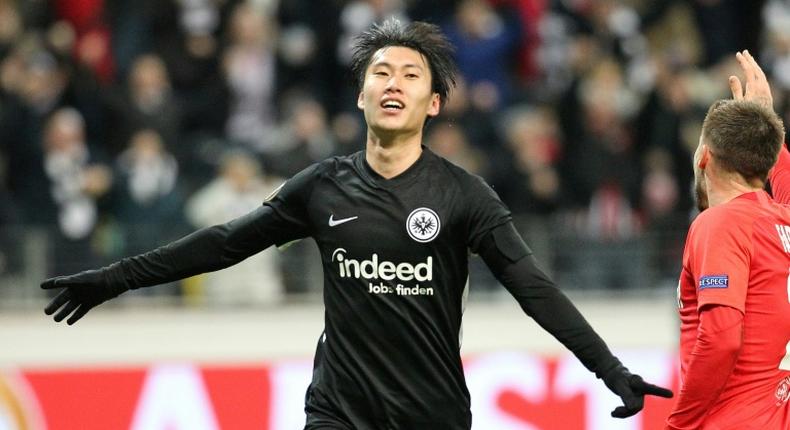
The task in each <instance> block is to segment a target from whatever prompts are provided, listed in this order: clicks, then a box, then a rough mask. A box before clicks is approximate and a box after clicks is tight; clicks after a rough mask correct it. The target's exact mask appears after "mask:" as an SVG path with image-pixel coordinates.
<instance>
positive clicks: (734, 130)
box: [667, 52, 790, 430]
mask: <svg viewBox="0 0 790 430" xmlns="http://www.w3.org/2000/svg"><path fill="white" fill-rule="evenodd" d="M737 58H738V61H739V62H740V64H741V67H742V68H743V70H744V72H745V73H746V88H745V92H743V91H742V90H741V83H740V81H739V80H738V79H737V78H732V77H731V78H730V87H731V89H732V91H733V95H734V100H721V101H718V102H716V103H714V104H713V105H712V106H711V107H710V109H709V110H708V113H707V115H706V117H705V120H704V122H703V125H702V133H701V136H700V141H699V145H698V147H697V150H696V152H695V154H694V173H695V175H694V176H695V194H696V196H697V202H698V205H699V209H700V210H701V211H702V212H701V213H700V215H699V216H698V217H697V218H696V219H695V220H694V222H693V223H692V225H691V227H690V229H689V233H688V237H687V239H686V247H685V250H684V254H683V266H682V272H681V276H680V282H679V285H678V296H679V297H678V305H679V307H680V320H681V333H680V355H681V380H682V385H681V391H680V395H679V396H678V400H677V403H676V405H675V407H674V409H673V411H672V413H671V414H670V416H669V417H668V419H667V429H670V430H681V429H683V430H686V429H739V430H749V429H754V430H757V429H759V430H780V429H788V428H790V405H788V398H790V371H789V370H790V356H789V355H788V354H790V352H788V351H790V297H788V295H789V294H790V206H786V205H784V204H781V203H778V202H777V201H775V200H773V199H772V198H771V197H770V196H769V195H768V193H767V192H766V191H764V190H763V188H764V185H765V182H766V179H767V178H768V175H769V171H770V170H771V168H772V167H773V166H774V163H775V162H776V160H777V156H778V153H779V151H780V148H781V146H782V145H783V142H784V128H783V126H782V122H781V120H780V119H779V117H778V116H777V115H776V113H775V112H774V111H773V108H772V106H771V99H770V90H769V89H768V83H767V80H766V79H765V75H764V74H763V73H762V70H760V68H759V66H758V65H757V63H756V62H755V61H754V58H752V56H751V55H749V54H748V52H743V53H738V54H737ZM772 179H778V182H777V183H775V184H774V185H775V186H776V185H778V186H779V187H780V188H785V187H786V186H787V185H788V184H787V182H786V180H784V179H782V178H781V177H777V176H776V174H774V175H773V176H772Z"/></svg>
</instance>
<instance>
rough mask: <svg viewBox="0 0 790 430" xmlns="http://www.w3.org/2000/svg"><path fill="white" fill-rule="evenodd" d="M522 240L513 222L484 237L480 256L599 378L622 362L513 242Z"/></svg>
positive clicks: (515, 294)
mask: <svg viewBox="0 0 790 430" xmlns="http://www.w3.org/2000/svg"><path fill="white" fill-rule="evenodd" d="M519 241H520V242H521V243H523V241H522V240H521V237H520V235H519V234H518V232H516V230H515V228H514V227H513V225H512V223H508V224H506V225H503V226H500V227H497V228H496V229H494V231H492V232H490V233H489V234H488V235H486V237H484V238H483V239H482V241H481V244H480V249H479V255H480V257H482V258H483V260H484V261H485V262H486V264H487V265H488V267H489V268H490V269H491V272H492V273H493V274H494V276H496V278H497V279H498V280H499V281H500V282H501V283H502V285H504V286H505V288H507V290H508V291H509V292H510V294H512V295H513V297H514V298H515V299H516V301H518V304H519V305H520V306H521V309H523V310H524V312H525V313H526V314H527V315H529V316H530V317H532V318H533V319H534V320H535V321H536V322H537V323H538V324H539V325H540V326H541V327H542V328H543V329H544V330H546V331H547V332H549V333H551V335H552V336H554V337H555V338H556V339H557V340H559V341H560V342H561V343H562V344H563V345H565V347H566V348H568V349H569V350H570V351H571V352H573V354H574V355H576V357H577V358H578V359H579V360H580V361H581V362H582V364H583V365H584V366H585V367H586V368H587V369H589V370H590V371H592V372H595V374H596V376H598V377H599V378H600V377H602V376H604V375H606V374H607V373H608V372H609V371H610V370H612V369H613V368H615V367H617V366H619V365H621V364H620V361H619V360H618V359H617V357H615V356H614V355H612V353H611V351H609V348H608V347H607V346H606V343H605V342H604V341H603V339H601V337H600V336H598V334H597V333H596V332H595V330H593V328H592V327H591V326H590V324H589V323H588V322H587V320H586V319H585V318H584V316H582V314H581V313H580V312H579V310H578V309H576V306H574V305H573V303H571V301H570V300H569V299H568V298H567V297H566V296H565V294H563V293H562V291H560V290H559V289H558V288H557V287H556V285H555V284H554V282H553V281H552V280H551V279H550V278H549V277H548V276H547V275H546V274H545V273H544V272H543V271H542V270H541V269H540V268H539V267H538V265H537V260H535V257H534V256H532V255H531V253H528V252H526V253H525V252H524V248H526V245H524V248H519V247H518V246H517V245H514V244H517V243H518V242H519ZM516 249H521V251H518V252H516V251H515V250H516ZM526 250H527V251H528V250H529V248H526ZM518 255H521V257H520V258H519V259H518V260H516V261H513V258H512V257H513V256H518Z"/></svg>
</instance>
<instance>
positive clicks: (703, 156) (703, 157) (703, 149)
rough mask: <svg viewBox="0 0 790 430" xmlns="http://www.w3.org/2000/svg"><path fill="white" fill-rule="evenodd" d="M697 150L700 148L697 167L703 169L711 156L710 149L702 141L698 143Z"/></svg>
mask: <svg viewBox="0 0 790 430" xmlns="http://www.w3.org/2000/svg"><path fill="white" fill-rule="evenodd" d="M699 150H700V155H699V160H697V167H699V168H700V169H705V167H707V166H708V162H709V161H710V157H711V153H710V149H709V148H708V145H706V144H704V143H703V144H701V145H700V149H699Z"/></svg>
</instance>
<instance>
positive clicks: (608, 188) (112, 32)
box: [0, 0, 790, 430]
mask: <svg viewBox="0 0 790 430" xmlns="http://www.w3.org/2000/svg"><path fill="white" fill-rule="evenodd" d="M388 16H397V17H399V18H400V19H401V20H403V21H408V20H429V21H431V22H434V23H437V24H439V25H441V26H442V27H443V29H444V30H445V31H446V33H447V34H448V35H449V36H450V38H451V40H452V41H453V42H454V43H455V44H456V46H457V47H458V52H457V60H458V63H459V65H460V69H461V75H462V79H461V81H460V82H459V87H458V89H457V90H456V91H455V92H454V93H453V95H452V97H451V100H450V103H449V104H448V105H447V106H446V107H445V108H444V110H443V113H442V114H441V115H440V117H439V118H437V119H435V120H433V121H431V123H430V124H429V127H428V129H427V131H426V136H425V142H426V144H427V145H428V146H430V147H431V148H432V149H433V150H434V151H435V152H437V153H439V154H441V155H443V156H445V157H447V158H449V159H450V160H452V161H454V162H456V163H457V164H460V165H462V166H464V167H465V168H466V169H468V170H470V171H473V172H475V173H477V174H479V175H481V176H483V177H484V178H486V180H487V181H488V182H489V183H490V184H492V186H493V187H494V188H495V190H496V191H497V192H498V193H499V195H500V197H501V198H502V199H503V200H504V201H505V202H506V203H507V204H508V205H509V207H510V208H511V209H512V210H513V213H514V216H515V218H516V221H517V224H518V226H519V229H520V230H521V231H522V233H523V234H524V236H525V237H526V238H527V240H528V242H529V244H530V245H531V247H532V248H533V249H534V250H535V253H536V254H537V255H538V257H539V259H540V260H541V262H542V263H543V264H544V265H545V266H546V268H547V270H549V271H550V272H551V273H552V274H553V276H554V277H555V278H556V279H557V280H558V282H559V283H560V285H561V286H562V287H563V289H564V290H565V291H567V293H568V294H569V295H570V296H571V297H572V298H573V299H574V301H575V302H576V303H577V304H578V305H579V307H580V308H581V309H582V311H583V312H584V313H585V315H587V316H588V318H589V319H590V321H591V322H592V324H593V325H594V326H595V327H596V328H597V329H598V330H599V332H600V333H601V334H602V335H603V337H604V338H605V339H607V341H608V342H609V343H610V344H611V345H612V346H613V348H615V349H616V350H617V351H618V353H619V354H621V355H622V356H623V357H624V361H625V362H626V363H627V364H628V365H629V366H630V367H631V368H632V369H633V370H635V371H637V372H639V373H642V374H643V375H645V376H646V377H648V378H649V379H651V380H652V381H653V382H656V383H661V384H665V385H670V386H676V385H677V381H676V376H675V375H676V368H675V366H676V357H675V343H676V331H677V327H676V320H675V311H674V306H675V305H674V300H675V299H674V293H675V288H676V285H677V274H678V272H679V260H680V255H681V252H682V243H683V239H684V236H685V231H686V228H687V226H688V223H689V221H690V219H692V218H693V216H694V212H693V204H692V201H691V199H690V187H691V184H690V182H691V177H692V173H691V169H690V157H691V153H692V151H693V148H694V147H695V146H696V144H697V138H698V135H699V127H700V123H701V119H702V116H703V115H704V112H705V110H706V108H707V106H708V105H709V103H710V102H711V101H713V100H715V99H716V98H721V97H727V96H728V90H727V87H726V77H727V76H728V75H730V74H734V73H738V68H737V65H736V64H735V63H734V60H733V55H732V54H733V53H734V52H735V51H736V50H740V49H749V50H750V52H752V53H754V54H756V55H757V57H758V60H759V61H760V62H761V64H762V65H764V68H765V70H766V72H767V74H768V75H769V78H770V79H771V81H772V84H773V88H774V90H775V107H776V109H777V110H778V111H779V112H780V114H781V115H782V117H783V118H785V119H786V118H789V117H790V116H789V114H790V97H788V95H790V91H789V89H790V5H788V3H787V2H784V1H778V0H764V1H748V2H742V1H737V0H689V1H672V0H661V1H639V0H633V1H625V0H623V1H610V0H601V1H593V0H564V1H560V0H556V1H550V0H489V1H486V0H436V1H416V0H413V1H409V0H367V1H361V0H345V1H344V0H322V1H318V0H282V1H279V2H278V1H277V0H250V1H246V2H243V1H239V0H139V1H125V0H0V327H1V328H0V429H2V430H6V429H21V428H25V429H29V428H32V429H45V428H48V429H93V428H95V429H108V428H109V429H115V428H119V429H121V428H134V429H151V430H158V429H190V430H191V429H216V428H222V429H244V428H259V429H269V428H271V429H275V430H280V429H283V430H288V429H296V428H301V427H300V425H301V423H302V420H303V415H302V412H301V408H302V400H303V391H304V388H305V386H306V381H307V380H309V376H310V375H309V368H310V361H309V360H310V357H311V356H312V352H313V350H312V349H313V346H314V344H315V340H316V338H317V336H318V334H319V333H320V330H321V318H322V309H321V305H320V285H321V283H320V267H319V266H318V259H317V254H316V251H315V250H314V248H313V245H312V244H311V243H307V242H306V243H299V244H296V245H294V246H292V247H290V248H288V249H287V250H284V251H281V252H280V251H276V250H271V252H265V253H262V254H261V255H259V256H256V257H254V258H251V259H250V260H249V261H247V262H245V263H243V264H242V265H240V266H238V267H235V268H233V269H231V270H227V271H223V272H219V273H216V274H212V275H205V276H200V277H195V278H191V279H189V280H186V281H184V282H180V283H174V284H171V285H164V286H159V287H157V288H153V289H146V290H143V291H136V292H134V293H131V294H127V295H125V296H124V297H121V298H119V299H117V300H115V301H114V302H113V303H110V304H106V305H104V306H102V307H101V308H99V309H97V310H95V311H93V312H91V314H90V315H89V316H88V317H87V318H86V319H85V320H83V321H81V322H80V323H79V324H78V325H77V326H75V327H70V328H69V327H65V326H60V325H55V324H54V323H52V322H51V320H49V319H48V318H46V317H45V316H44V315H43V312H42V308H43V306H44V304H45V303H46V300H47V297H46V295H45V294H44V293H43V292H42V291H41V290H39V289H38V284H39V282H40V281H41V280H42V279H44V278H46V277H48V276H52V275H56V274H65V273H72V272H75V271H78V270H83V269H86V268H92V267H96V266H99V265H103V264H106V263H108V262H111V261H114V260H116V259H118V258H120V257H123V256H126V255H130V254H135V253H138V252H141V251H144V250H147V249H150V248H152V247H155V246H157V245H160V244H163V243H166V242H167V241H169V240H172V239H174V238H177V237H179V236H181V235H183V234H185V233H186V232H189V231H190V230H192V229H195V228H199V227H202V226H207V225H211V224H214V223H218V222H222V221H224V220H227V219H229V218H232V217H234V216H236V215H239V214H241V213H244V212H246V211H248V210H250V209H251V208H254V207H255V206H257V205H259V204H260V202H261V201H262V200H263V198H265V197H266V195H268V193H269V192H270V191H271V190H272V189H273V188H274V187H276V186H277V185H278V184H279V183H281V182H282V180H283V178H286V177H288V176H290V175H292V174H293V173H295V172H296V171H299V170H300V169H302V168H304V167H305V166H307V165H309V164H310V163H311V162H313V161H316V160H320V159H323V158H325V157H327V156H331V155H334V154H346V153H349V152H352V151H356V150H359V149H362V147H363V142H364V123H363V122H362V117H361V114H360V113H359V112H358V111H357V110H356V107H355V104H354V102H355V99H356V94H355V89H354V88H353V87H352V86H351V79H350V76H349V75H348V72H347V69H346V65H347V62H348V59H349V46H350V41H351V40H352V38H353V36H354V35H355V34H357V33H358V32H359V31H361V30H362V29H364V28H366V27H367V26H368V25H369V24H370V23H372V22H374V21H380V20H382V19H384V18H385V17H388ZM470 283H471V291H472V292H471V297H470V303H469V305H468V308H467V309H468V310H467V315H466V318H465V325H464V348H463V353H464V357H465V364H466V366H467V374H468V378H469V383H470V388H471V390H472V397H473V404H474V406H473V408H474V415H475V428H476V429H482V430H488V429H497V430H499V429H505V430H507V429H514V430H516V429H518V430H526V429H540V430H550V429H562V430H565V429H570V430H573V429H605V430H610V429H658V428H661V422H662V420H663V417H664V416H665V415H666V412H667V410H668V408H669V407H670V405H671V403H670V402H661V401H651V402H649V404H648V407H647V409H646V412H645V413H644V414H642V415H641V416H640V417H638V418H635V419H631V420H625V421H615V420H612V419H610V418H609V417H608V411H609V410H611V409H612V408H613V407H614V404H615V403H616V402H615V400H616V399H614V398H613V396H612V395H611V394H609V393H608V392H607V391H606V389H605V387H603V384H601V383H600V382H599V381H596V380H595V379H594V377H593V376H592V375H590V374H589V373H588V372H586V371H585V370H583V369H580V368H579V365H578V364H577V363H576V362H575V360H574V359H573V358H572V357H570V356H568V354H567V353H566V352H565V351H564V350H563V349H561V348H560V347H559V346H558V345H557V343H556V342H555V341H553V340H552V339H551V338H549V337H548V336H547V335H546V334H545V333H543V332H542V331H541V330H540V329H539V328H538V327H537V326H536V325H535V324H534V323H533V322H532V321H531V320H529V318H527V317H526V316H524V315H523V314H522V313H521V311H520V309H518V306H517V305H516V303H515V301H513V300H512V299H510V298H509V297H508V296H507V293H506V292H504V290H503V289H502V288H501V287H499V286H498V285H497V284H496V283H495V282H494V281H493V280H492V278H491V277H490V275H489V274H488V273H487V271H486V269H485V268H484V267H482V265H481V263H480V261H478V260H477V259H474V260H473V262H472V272H471V276H470Z"/></svg>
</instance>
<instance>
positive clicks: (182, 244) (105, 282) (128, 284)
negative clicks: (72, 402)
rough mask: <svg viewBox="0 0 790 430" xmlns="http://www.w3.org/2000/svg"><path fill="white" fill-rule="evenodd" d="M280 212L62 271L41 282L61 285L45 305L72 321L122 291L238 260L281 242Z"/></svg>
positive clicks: (259, 212)
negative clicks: (91, 266) (103, 264)
mask: <svg viewBox="0 0 790 430" xmlns="http://www.w3.org/2000/svg"><path fill="white" fill-rule="evenodd" d="M274 217H276V215H275V214H274V213H273V210H272V209H271V208H270V207H268V206H262V207H260V208H258V209H256V210H255V211H253V212H250V213H249V214H247V215H244V216H242V217H240V218H237V219H235V220H233V221H230V222H228V223H226V224H221V225H216V226H213V227H208V228H204V229H201V230H198V231H196V232H194V233H192V234H190V235H188V236H186V237H184V238H181V239H179V240H177V241H175V242H172V243H170V244H167V245H165V246H162V247H159V248H157V249H155V250H153V251H151V252H148V253H145V254H140V255H137V256H134V257H130V258H124V259H123V260H121V261H118V262H116V263H113V264H111V265H109V266H107V267H103V268H101V269H97V270H87V271H84V272H80V273H77V274H75V275H70V276H58V277H54V278H50V279H47V280H45V281H44V282H42V283H41V288H43V289H45V290H52V289H61V291H60V292H59V293H58V295H56V296H55V298H53V299H52V301H51V302H50V303H49V304H48V305H47V306H46V308H45V309H44V312H45V313H46V314H47V315H52V314H55V317H54V319H55V321H56V322H60V321H62V320H63V319H64V318H66V317H69V315H71V316H70V317H69V318H68V320H67V321H66V322H67V323H68V324H69V325H71V324H74V323H75V322H77V320H79V319H80V318H82V317H83V316H85V314H86V313H87V312H88V311H90V310H91V309H93V308H94V307H96V306H98V305H100V304H102V303H104V302H105V301H107V300H110V299H112V298H114V297H117V296H119V295H121V294H122V293H124V292H126V291H128V290H131V289H137V288H141V287H149V286H153V285H158V284H164V283H167V282H172V281H176V280H178V279H183V278H187V277H189V276H193V275H197V274H200V273H205V272H211V271H215V270H219V269H223V268H225V267H228V266H231V265H233V264H236V263H238V262H240V261H242V260H244V259H245V258H247V257H249V256H251V255H253V254H255V253H257V252H259V251H262V250H263V249H266V248H267V247H269V246H270V245H271V244H273V243H275V242H276V241H278V238H277V237H276V234H275V233H274V232H273V231H272V228H271V226H272V225H276V223H275V222H272V219H273V218H274Z"/></svg>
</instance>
